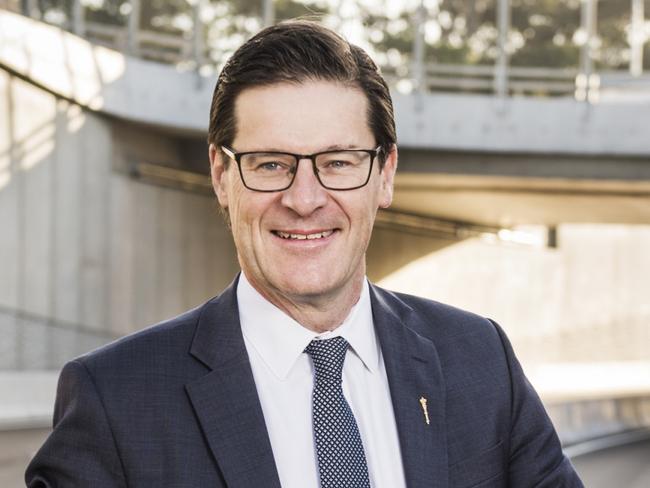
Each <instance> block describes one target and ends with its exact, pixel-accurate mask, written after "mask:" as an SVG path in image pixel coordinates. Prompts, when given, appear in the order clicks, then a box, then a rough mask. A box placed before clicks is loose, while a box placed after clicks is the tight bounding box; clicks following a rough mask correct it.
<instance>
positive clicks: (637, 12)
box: [630, 0, 645, 76]
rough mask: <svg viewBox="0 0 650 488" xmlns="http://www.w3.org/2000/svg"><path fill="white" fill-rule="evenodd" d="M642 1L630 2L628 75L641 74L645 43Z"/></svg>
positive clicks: (634, 0) (633, 0)
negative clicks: (630, 22)
mask: <svg viewBox="0 0 650 488" xmlns="http://www.w3.org/2000/svg"><path fill="white" fill-rule="evenodd" d="M643 4H644V2H643V0H632V25H631V27H632V32H631V33H630V48H631V52H630V74H631V75H632V76H641V74H642V73H643V44H644V43H645V32H644V28H643V24H644V20H645V19H644V17H645V15H644V8H643V7H644V5H643Z"/></svg>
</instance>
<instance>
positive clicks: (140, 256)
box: [0, 10, 650, 462]
mask: <svg viewBox="0 0 650 488" xmlns="http://www.w3.org/2000/svg"><path fill="white" fill-rule="evenodd" d="M628 81H629V80H628ZM634 82H635V90H628V91H624V92H620V91H619V90H618V89H616V88H603V89H601V90H600V92H599V94H598V95H599V96H598V100H597V101H596V100H595V98H593V97H592V98H590V99H589V100H590V101H577V100H576V99H575V98H574V97H555V98H531V97H498V96H489V95H467V94H465V95H462V94H441V93H425V92H414V93H411V94H404V93H400V92H398V91H395V92H394V100H395V109H396V117H397V125H398V132H399V142H400V144H399V149H400V170H399V175H398V177H397V181H396V195H395V202H394V206H393V209H392V210H391V211H389V212H382V213H380V215H379V217H378V229H377V230H376V232H375V235H374V237H373V242H372V243H371V247H370V249H369V252H368V264H369V276H370V277H371V279H373V280H375V281H379V280H383V281H382V283H383V284H385V285H386V286H389V287H394V288H396V289H400V290H402V291H408V292H414V293H418V294H421V295H423V296H431V297H432V298H436V299H440V300H442V301H447V302H450V303H453V304H456V305H459V306H463V307H467V308H471V309H473V310H475V311H477V312H479V313H482V314H484V315H487V316H491V317H494V318H496V319H498V320H500V321H501V322H502V324H503V325H504V326H505V328H506V330H507V332H508V334H509V336H510V338H511V339H512V341H513V342H514V343H515V346H516V348H517V351H518V352H519V355H520V357H521V358H522V359H524V360H525V364H526V367H527V371H528V372H529V375H530V377H531V378H532V379H533V381H534V383H535V384H536V386H537V387H538V389H539V390H540V392H541V393H542V395H543V397H544V399H545V401H546V402H547V406H548V407H549V410H550V413H551V415H552V416H553V418H554V420H555V422H556V424H557V425H558V426H560V428H561V431H562V433H563V439H564V440H565V442H567V443H573V442H579V441H582V440H585V439H588V438H589V437H592V436H601V435H608V434H612V433H616V432H618V431H620V430H626V429H640V428H643V427H644V426H647V425H648V423H649V422H648V408H649V407H648V405H649V403H648V394H649V393H648V392H649V391H650V390H649V389H648V383H647V378H648V376H647V371H648V369H647V368H648V361H647V359H648V357H649V353H650V351H649V350H648V345H647V344H648V342H647V330H648V328H647V325H648V323H650V307H648V304H647V290H648V286H649V283H650V282H649V281H648V276H650V273H648V272H647V270H648V269H650V261H649V260H648V259H649V257H648V254H647V249H648V246H649V245H650V231H649V230H648V229H649V228H648V227H647V226H646V227H643V226H639V227H638V229H633V228H631V227H612V228H607V227H605V229H606V230H605V231H603V227H598V228H594V229H592V228H589V227H584V226H577V227H571V226H568V227H567V226H566V225H564V224H566V223H606V224H649V223H650V124H648V123H647V119H648V114H649V113H650V96H649V95H650V84H648V83H647V81H646V79H645V78H644V77H643V76H641V77H638V78H635V80H634ZM213 84H214V76H210V77H203V76H201V75H199V74H198V73H197V72H194V71H184V72H183V71H179V70H177V69H176V68H174V67H171V66H168V65H162V64H157V63H152V62H147V61H144V60H142V59H138V58H135V57H129V56H125V55H124V54H122V53H120V52H117V51H114V50H111V49H107V48H105V47H100V46H97V45H94V44H92V43H90V42H88V41H87V40H85V39H83V38H81V37H78V36H75V35H73V34H71V33H68V32H65V31H63V30H60V29H57V28H55V27H52V26H48V25H45V24H43V23H40V22H37V21H34V20H31V19H28V18H26V17H22V16H19V15H16V14H12V13H9V12H6V11H2V10H0V225H1V230H2V232H1V233H0V270H1V272H0V336H2V337H3V340H2V341H0V370H6V371H9V373H6V374H5V376H4V377H2V378H0V379H3V378H4V380H3V381H5V383H4V384H5V385H6V384H9V385H11V387H9V388H5V390H11V391H13V392H14V393H15V394H14V395H13V397H15V399H16V404H15V405H14V404H12V403H11V402H5V404H3V405H4V407H5V410H6V411H5V412H4V414H3V415H4V416H3V417H2V418H0V429H1V428H4V427H6V426H3V425H2V420H3V419H5V420H7V419H9V420H8V421H10V422H12V423H14V424H15V425H20V426H22V427H29V426H34V425H38V426H43V425H45V423H46V422H47V419H48V418H49V415H50V411H51V399H52V396H53V391H54V390H53V389H54V382H55V377H56V374H55V373H52V372H42V373H41V372H39V371H40V370H52V369H56V368H58V367H59V366H60V365H61V364H62V363H63V362H64V361H66V360H68V359H69V358H71V357H73V356H74V355H77V354H79V353H81V352H84V351H86V350H89V349H91V348H93V347H95V346H98V345H100V344H102V343H104V342H106V341H108V340H111V339H112V338H115V337H117V336H120V335H123V334H126V333H129V332H131V331H133V330H135V329H137V328H140V327H143V326H145V325H148V324H151V323H153V322H156V321H158V320H160V319H163V318H165V317H169V316H171V315H174V314H176V313H178V312H179V311H181V310H183V309H187V308H189V307H191V306H194V305H196V304H198V303H200V302H201V301H203V300H204V299H206V298H207V297H209V296H211V295H214V294H215V293H216V292H218V290H220V289H222V288H223V287H224V286H225V285H227V284H228V282H229V281H230V279H231V278H232V276H233V275H234V274H235V273H236V271H237V269H238V266H237V260H236V256H235V252H234V249H233V246H232V243H231V238H230V235H229V232H228V230H227V228H226V227H225V225H224V224H223V223H221V221H220V220H219V218H218V216H217V215H216V214H217V212H216V208H215V203H214V198H213V197H212V195H211V189H210V184H209V179H208V176H207V165H208V163H207V154H206V152H207V151H206V145H205V134H206V128H207V123H208V120H207V119H208V107H209V104H210V99H211V95H212V89H213ZM521 224H526V225H530V224H536V225H537V224H541V225H542V226H543V227H544V228H550V229H555V228H556V227H557V228H558V230H557V232H556V231H554V230H552V231H551V232H549V233H548V236H545V239H544V242H543V245H542V246H541V247H536V246H527V247H526V246H524V247H507V246H506V247H504V246H492V245H486V244H485V243H484V242H483V241H481V240H480V239H468V238H471V237H476V236H486V235H487V236H488V237H492V238H494V239H496V240H497V241H499V239H504V238H507V237H508V236H510V235H511V234H509V232H510V231H509V230H508V228H510V227H514V226H517V225H521ZM558 236H559V242H561V243H562V245H561V246H556V244H557V241H558ZM603 236H604V238H602V237H603ZM597 237H600V238H601V239H600V240H597ZM461 241H463V242H462V243H460V242H461ZM459 243H460V244H459ZM594 243H596V244H595V245H594ZM451 244H457V245H456V246H451V247H449V248H447V249H445V252H441V253H437V252H436V251H439V250H440V249H442V248H445V247H447V246H449V245H451ZM549 244H550V246H549ZM603 256H614V258H611V259H610V262H607V261H604V260H603ZM613 261H616V265H614V264H612V262H613ZM644 269H645V271H644ZM591 273H594V274H595V273H597V276H598V279H593V277H592V275H591ZM400 280H401V281H400ZM612 290H616V292H612ZM623 291H624V292H625V293H623ZM567 297H574V298H573V300H574V301H571V300H569V299H567ZM587 302H589V303H590V306H588V307H587V306H585V303H587ZM531 310H535V313H531V312H530V311H531ZM567 360H569V361H571V362H572V363H573V364H572V368H569V370H568V371H569V372H572V374H573V375H574V376H573V377H572V378H573V379H572V380H571V381H568V379H567V374H566V372H567V369H566V368H562V369H558V368H555V369H554V368H553V365H554V364H556V363H560V362H563V361H567ZM603 361H607V362H603ZM621 362H622V364H621ZM581 365H584V368H583V367H582V366H581ZM594 368H595V369H594ZM16 370H32V371H31V372H30V371H22V372H16ZM34 370H36V371H34ZM605 371H607V372H609V373H612V372H616V373H617V374H616V375H610V376H608V377H609V378H611V383H609V384H608V385H609V386H608V387H607V388H603V386H602V378H605V377H606V376H605ZM20 375H26V376H25V377H26V378H28V379H27V380H26V379H24V378H23V379H21V377H20ZM621 377H625V378H628V379H630V378H631V379H634V378H636V380H634V381H632V380H630V384H628V385H627V386H626V388H627V389H624V388H621V384H620V378H621ZM29 378H31V380H30V379H29ZM593 378H598V379H599V385H596V386H599V388H600V389H598V390H597V391H596V390H594V388H595V386H594V385H591V386H590V387H589V388H591V389H588V391H587V390H585V391H580V392H579V394H576V389H575V385H576V384H580V385H583V386H584V385H585V384H586V382H587V381H586V380H588V379H592V380H593ZM549 379H551V380H552V381H551V382H549ZM558 379H564V380H566V381H564V382H562V381H558ZM30 381H32V383H30ZM16 385H23V386H24V387H25V388H24V390H22V391H21V390H20V388H17V387H16ZM558 385H564V386H565V390H563V391H558ZM0 391H2V389H1V388H0ZM35 392H36V395H35V396H34V393H35ZM39 392H40V393H39ZM23 394H25V395H27V396H25V397H23V396H22V395H23ZM13 397H12V398H13ZM25 405H29V406H31V407H32V408H30V409H29V408H28V409H25ZM612 411H614V412H617V414H616V415H611V412H612ZM0 413H2V412H0ZM21 422H23V423H21ZM43 434H44V431H42V432H41V431H39V432H38V435H37V436H36V438H37V440H38V442H40V439H41V437H42V435H43ZM10 442H12V443H13V442H14V441H13V440H11V441H10ZM34 445H36V441H35V443H34ZM21 462H22V461H21Z"/></svg>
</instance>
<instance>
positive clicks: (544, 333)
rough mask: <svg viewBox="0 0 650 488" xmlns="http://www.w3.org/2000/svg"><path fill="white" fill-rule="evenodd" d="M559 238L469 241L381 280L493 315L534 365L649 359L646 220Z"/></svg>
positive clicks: (571, 229)
mask: <svg viewBox="0 0 650 488" xmlns="http://www.w3.org/2000/svg"><path fill="white" fill-rule="evenodd" d="M558 243H559V245H558V248H556V249H549V248H544V247H535V246H523V245H515V244H507V243H504V242H498V241H496V242H490V241H487V240H483V239H479V238H476V239H469V240H466V241H464V242H461V243H458V244H455V245H453V246H450V247H447V248H445V249H442V250H440V251H438V252H434V253H431V254H428V255H425V256H423V257H421V258H419V259H416V260H414V261H413V262H411V263H410V264H408V265H406V266H404V267H403V268H401V269H399V270H398V271H396V272H394V273H392V274H391V275H389V276H387V277H385V278H384V279H382V280H380V284H381V285H383V286H386V287H387V288H390V289H394V290H399V291H403V292H406V293H412V294H415V295H420V296H425V297H429V298H432V299H434V300H438V301H442V302H446V303H450V304H452V305H456V306H458V307H461V308H465V309H468V310H472V311H474V312H476V313H479V314H481V315H484V316H488V317H491V318H494V319H496V320H497V321H499V322H500V323H501V325H502V326H503V327H504V328H505V329H506V331H507V332H508V335H509V336H510V338H511V340H512V342H513V343H514V345H515V347H516V349H517V352H518V354H519V356H520V358H521V359H522V360H523V361H524V362H526V363H527V364H528V365H531V366H533V365H535V364H541V363H548V362H558V361H559V362H563V361H572V362H575V361H584V362H591V361H632V360H637V361H640V360H646V361H647V360H648V359H650V300H649V299H648V297H650V253H648V249H650V226H623V225H563V226H560V227H559V228H558ZM388 255H390V254H388Z"/></svg>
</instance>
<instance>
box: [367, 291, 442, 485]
mask: <svg viewBox="0 0 650 488" xmlns="http://www.w3.org/2000/svg"><path fill="white" fill-rule="evenodd" d="M371 300H372V310H373V319H374V322H375V329H376V331H377V336H378V337H379V342H380V344H381V350H382V354H383V357H384V363H385V365H386V373H387V376H388V383H389V386H390V391H391V397H392V402H393V409H394V411H395V420H396V423H397V429H398V432H399V440H400V446H401V451H402V461H403V463H404V473H405V476H406V483H407V486H409V488H425V487H426V488H432V487H435V488H446V487H447V486H448V472H447V470H448V468H447V441H446V437H447V435H446V421H445V400H446V398H445V384H444V378H443V376H442V370H441V368H440V364H439V361H438V353H437V352H436V348H435V346H434V344H433V343H432V342H431V341H430V340H429V339H427V338H425V337H422V336H420V335H419V334H417V333H416V332H414V331H413V330H412V329H411V328H410V327H412V326H413V325H417V324H414V321H417V320H420V319H419V318H418V317H417V314H415V313H414V312H413V310H412V309H410V308H409V307H408V306H406V305H405V304H404V303H403V302H401V301H400V300H398V299H397V298H396V297H394V296H392V295H390V294H389V293H387V292H384V291H382V290H380V289H377V288H376V287H374V286H372V287H371ZM406 324H409V326H410V327H408V326H407V325H406ZM421 398H424V399H426V410H427V414H428V417H429V424H427V423H426V416H425V413H424V408H423V406H422V403H421V401H420V399H421Z"/></svg>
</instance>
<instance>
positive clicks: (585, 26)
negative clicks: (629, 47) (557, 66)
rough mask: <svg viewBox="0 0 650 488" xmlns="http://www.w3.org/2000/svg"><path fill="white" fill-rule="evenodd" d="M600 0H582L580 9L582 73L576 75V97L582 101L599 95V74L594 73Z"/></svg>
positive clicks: (591, 99)
mask: <svg viewBox="0 0 650 488" xmlns="http://www.w3.org/2000/svg"><path fill="white" fill-rule="evenodd" d="M597 19H598V0H582V3H581V9H580V29H581V31H582V37H583V38H582V45H581V46H580V73H579V74H578V76H577V77H576V91H575V97H576V99H577V100H581V101H587V102H588V101H593V100H594V99H595V97H597V96H598V91H597V89H598V76H597V75H596V74H594V51H595V48H596V42H597V40H598V39H597V36H596V23H597Z"/></svg>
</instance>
